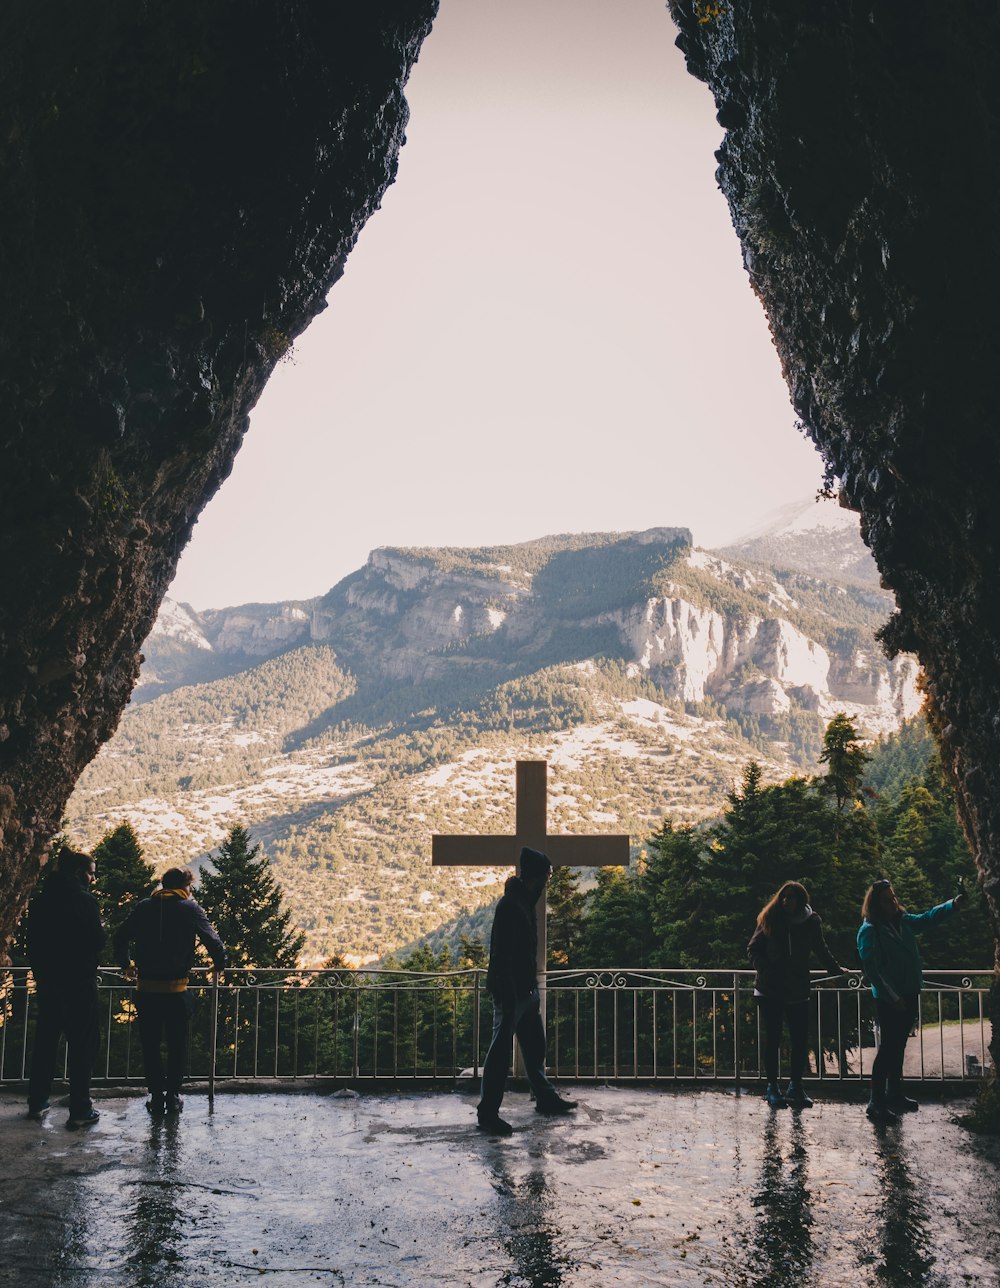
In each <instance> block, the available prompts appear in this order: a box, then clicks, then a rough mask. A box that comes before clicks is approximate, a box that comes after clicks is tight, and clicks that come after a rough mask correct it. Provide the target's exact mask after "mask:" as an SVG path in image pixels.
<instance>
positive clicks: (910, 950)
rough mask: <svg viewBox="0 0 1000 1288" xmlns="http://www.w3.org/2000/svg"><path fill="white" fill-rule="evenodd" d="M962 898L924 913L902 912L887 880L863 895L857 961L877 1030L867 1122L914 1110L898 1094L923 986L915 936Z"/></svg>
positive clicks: (913, 1105)
mask: <svg viewBox="0 0 1000 1288" xmlns="http://www.w3.org/2000/svg"><path fill="white" fill-rule="evenodd" d="M964 898H965V896H964V895H962V894H959V895H956V896H955V898H954V899H949V900H948V902H947V903H939V904H938V905H937V907H936V908H929V909H928V910H927V911H926V912H907V911H906V910H905V909H904V908H902V907H901V906H900V903H899V900H898V899H897V898H896V892H895V890H893V888H892V882H891V881H887V880H885V879H883V880H881V881H876V882H875V884H874V885H872V886H870V887H869V889H868V891H867V893H866V894H865V901H864V903H863V904H862V905H861V916H862V922H861V929H860V930H859V931H858V956H859V957H860V958H861V965H862V967H863V968H864V972H865V974H866V975H867V976H868V979H869V981H870V983H871V986H872V996H873V997H874V999H875V1009H876V1011H877V1013H878V1027H879V1047H878V1054H877V1055H876V1056H875V1063H874V1064H873V1065H872V1094H871V1099H870V1100H869V1102H868V1108H867V1110H866V1113H867V1114H868V1117H869V1118H870V1119H871V1120H872V1122H883V1123H884V1122H894V1121H895V1120H896V1118H897V1117H898V1116H899V1115H900V1114H906V1113H913V1112H914V1111H915V1110H916V1109H917V1108H918V1105H917V1102H916V1101H915V1100H912V1099H910V1097H909V1096H905V1095H904V1094H903V1057H904V1055H905V1054H906V1042H907V1039H908V1038H909V1036H910V1033H911V1032H912V1030H913V1028H914V1025H915V1024H916V1022H917V1015H918V1012H919V1009H920V990H921V989H922V988H923V986H924V975H923V966H922V963H921V960H920V948H919V946H918V944H917V932H918V931H922V930H928V929H930V928H931V927H933V926H937V925H939V924H940V922H942V921H944V920H945V919H946V918H947V917H950V916H951V914H952V913H953V912H954V911H955V909H956V908H958V907H959V906H960V905H961V902H962V900H963V899H964Z"/></svg>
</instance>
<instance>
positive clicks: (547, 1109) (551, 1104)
mask: <svg viewBox="0 0 1000 1288" xmlns="http://www.w3.org/2000/svg"><path fill="white" fill-rule="evenodd" d="M576 1106H577V1102H576V1101H575V1100H564V1099H563V1097H562V1096H553V1097H552V1099H551V1100H539V1102H538V1103H537V1104H536V1105H535V1113H536V1114H545V1115H546V1116H547V1117H549V1118H561V1117H563V1116H564V1115H565V1114H571V1113H572V1112H573V1110H574V1109H575V1108H576Z"/></svg>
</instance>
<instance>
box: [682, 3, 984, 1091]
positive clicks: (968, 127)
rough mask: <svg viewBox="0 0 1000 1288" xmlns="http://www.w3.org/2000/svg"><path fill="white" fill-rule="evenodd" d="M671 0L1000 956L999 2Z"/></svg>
mask: <svg viewBox="0 0 1000 1288" xmlns="http://www.w3.org/2000/svg"><path fill="white" fill-rule="evenodd" d="M670 9H671V12H672V14H673V16H674V18H675V20H676V22H677V24H678V26H679V27H680V29H681V35H680V38H679V41H678V44H679V45H680V46H681V48H682V49H683V50H684V53H685V55H686V57H687V61H688V67H689V69H690V71H691V72H692V73H693V74H694V75H695V76H697V77H699V78H700V79H702V80H704V81H706V82H707V83H708V84H709V86H710V87H711V89H712V92H713V94H714V96H715V101H716V104H717V107H718V119H719V122H720V123H721V124H722V125H723V126H724V127H725V128H726V131H727V133H726V137H725V140H724V142H723V144H722V147H721V149H720V151H719V152H718V153H717V156H718V159H719V170H718V179H719V184H720V186H721V188H722V190H723V192H724V193H725V195H726V198H727V200H728V202H729V207H730V210H731V212H732V217H733V223H734V226H735V228H736V231H737V233H738V235H739V238H740V241H741V243H742V246H743V258H744V263H745V265H746V268H747V272H748V274H749V277H750V282H751V284H752V286H753V288H754V290H755V291H756V292H757V294H758V296H759V297H760V299H761V301H762V303H763V305H764V307H765V309H766V310H767V314H768V318H769V320H770V324H771V332H772V335H773V336H774V341H775V345H776V347H777V349H778V353H779V355H780V357H781V362H782V366H783V369H784V373H785V378H786V380H787V382H788V386H789V389H790V391H791V395H792V401H793V403H794V406H795V408H796V411H797V412H798V414H799V416H800V417H801V419H802V422H803V424H804V426H805V427H806V429H807V431H808V432H809V434H810V435H811V436H812V437H813V439H814V440H815V441H816V443H817V444H818V445H819V447H820V448H821V449H822V451H823V453H824V455H825V457H826V460H827V462H828V466H829V472H830V477H831V479H833V478H836V479H838V480H840V483H841V486H842V488H843V493H844V497H845V499H846V500H847V502H848V503H849V504H850V505H851V506H852V507H853V508H854V509H857V510H859V511H860V513H861V515H862V523H863V531H864V536H865V540H866V542H867V543H868V545H869V547H870V548H871V550H872V553H873V554H874V556H875V559H876V562H877V564H878V567H879V571H880V573H881V575H882V578H883V582H884V584H885V585H886V586H888V587H891V589H892V590H893V591H894V592H895V594H896V599H897V602H898V605H899V610H898V613H897V614H896V616H895V617H894V619H893V621H892V623H891V624H890V625H889V627H888V628H887V630H886V632H885V638H886V641H887V643H888V645H889V647H890V649H892V650H893V651H901V650H909V651H912V652H914V653H915V654H916V655H917V656H918V657H919V659H920V662H921V664H922V665H923V667H924V669H925V671H926V675H927V688H928V695H929V698H930V701H931V703H932V706H933V710H934V712H935V717H934V718H935V724H936V728H937V732H938V735H939V737H940V740H941V745H942V749H943V752H944V755H945V757H946V760H947V762H948V764H949V765H950V769H951V773H952V775H953V778H954V782H955V786H956V789H957V792H958V797H959V808H960V812H961V815H962V818H963V823H964V827H965V830H966V834H967V836H968V839H969V842H970V845H971V847H972V849H973V852H974V854H975V855H976V862H977V865H978V868H979V871H980V875H981V880H982V885H983V889H984V891H985V893H986V896H987V899H988V901H989V906H990V910H991V917H992V920H993V927H994V932H995V933H996V934H997V936H998V966H1000V722H998V720H997V714H996V713H997V711H998V710H1000V666H998V658H1000V608H998V597H997V593H996V573H997V568H998V566H1000V507H998V506H997V504H996V495H997V488H998V484H1000V454H998V452H997V447H996V432H995V429H994V424H993V422H994V421H995V419H996V389H995V383H996V382H995V376H994V366H995V363H994V353H993V350H994V342H993V334H994V330H995V326H994V320H995V314H996V300H997V298H998V295H1000V153H998V151H997V148H996V146H995V139H996V137H997V133H998V130H1000V12H998V10H997V8H996V6H993V5H986V4H980V3H976V2H975V0H967V2H960V3H957V4H953V5H947V6H940V5H934V4H921V3H918V4H907V5H902V4H870V3H860V2H859V0H845V3H837V4H834V3H817V4H810V5H802V4H800V3H798V2H797V0H740V3H738V4H707V3H702V0H670ZM995 1000H996V1005H997V1008H998V1011H1000V975H998V985H997V994H996V999H995ZM996 1042H997V1045H995V1047H994V1062H996V1059H997V1057H998V1056H1000V1037H998V1038H997V1039H996ZM998 1117H1000V1113H998Z"/></svg>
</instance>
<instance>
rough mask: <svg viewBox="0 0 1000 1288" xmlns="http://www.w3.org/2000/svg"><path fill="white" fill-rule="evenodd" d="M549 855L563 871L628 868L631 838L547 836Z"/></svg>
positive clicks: (546, 842) (616, 836)
mask: <svg viewBox="0 0 1000 1288" xmlns="http://www.w3.org/2000/svg"><path fill="white" fill-rule="evenodd" d="M545 853H546V854H547V855H548V856H549V858H550V859H551V860H552V863H553V865H554V866H556V867H560V868H614V867H623V868H627V867H628V860H629V838H628V837H627V836H621V835H614V836H547V837H546V838H545Z"/></svg>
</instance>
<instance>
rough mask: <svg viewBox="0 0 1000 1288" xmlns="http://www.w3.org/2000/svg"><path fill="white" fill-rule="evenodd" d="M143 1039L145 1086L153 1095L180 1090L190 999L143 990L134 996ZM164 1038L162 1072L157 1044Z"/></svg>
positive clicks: (182, 994)
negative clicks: (164, 1048)
mask: <svg viewBox="0 0 1000 1288" xmlns="http://www.w3.org/2000/svg"><path fill="white" fill-rule="evenodd" d="M135 1004H136V1009H137V1011H138V1013H139V1038H140V1040H141V1041H142V1067H143V1070H144V1071H145V1074H146V1087H147V1089H148V1091H149V1093H150V1095H152V1096H157V1095H160V1094H162V1093H163V1092H164V1091H165V1092H167V1093H168V1094H170V1093H172V1092H179V1091H180V1089H181V1084H182V1083H183V1081H184V1069H185V1066H186V1065H187V1044H188V1018H189V1016H190V1014H191V1006H192V1004H191V1001H190V1000H189V998H188V995H187V992H183V993H142V992H137V993H136V995H135ZM164 1036H166V1039H167V1072H166V1077H164V1073H163V1055H162V1052H161V1050H160V1045H161V1042H162V1040H163V1037H164Z"/></svg>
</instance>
